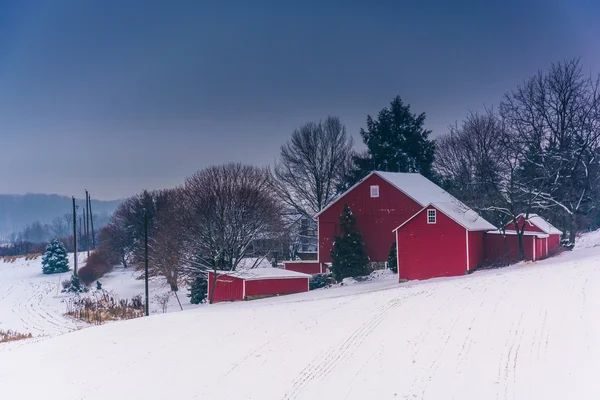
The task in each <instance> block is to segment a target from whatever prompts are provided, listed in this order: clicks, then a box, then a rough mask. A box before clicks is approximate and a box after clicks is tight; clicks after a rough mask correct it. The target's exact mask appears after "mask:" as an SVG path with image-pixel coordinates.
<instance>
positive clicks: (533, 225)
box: [505, 214, 562, 254]
mask: <svg viewBox="0 0 600 400" xmlns="http://www.w3.org/2000/svg"><path fill="white" fill-rule="evenodd" d="M517 224H518V226H519V229H521V228H522V227H523V224H525V232H539V233H545V234H546V235H548V252H547V253H548V254H552V253H553V252H555V251H556V250H557V249H558V248H559V247H560V237H561V236H562V231H561V230H559V229H558V228H556V227H555V226H554V225H552V224H551V223H550V222H548V221H546V220H545V219H544V218H542V217H540V216H539V215H537V214H529V216H528V217H527V218H525V215H524V214H520V215H519V216H518V217H517ZM505 228H506V230H507V232H508V231H512V232H516V229H515V224H514V223H513V222H510V223H508V224H507V225H506V227H505Z"/></svg>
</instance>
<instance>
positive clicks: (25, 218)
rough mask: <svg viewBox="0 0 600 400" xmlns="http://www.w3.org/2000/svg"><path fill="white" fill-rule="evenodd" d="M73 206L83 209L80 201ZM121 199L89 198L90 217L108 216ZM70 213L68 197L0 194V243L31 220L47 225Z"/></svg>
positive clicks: (82, 202) (82, 200)
mask: <svg viewBox="0 0 600 400" xmlns="http://www.w3.org/2000/svg"><path fill="white" fill-rule="evenodd" d="M76 203H77V205H79V206H80V208H79V210H81V207H85V200H84V199H76ZM120 203H121V200H111V201H102V200H94V199H92V210H93V212H94V214H98V215H100V214H109V215H110V214H112V213H113V212H114V211H115V210H116V208H117V207H118V206H119V204H120ZM71 210H72V200H71V198H70V197H66V196H59V195H55V194H25V195H11V194H0V242H2V239H3V238H7V237H8V236H9V235H10V234H11V233H13V232H15V233H16V232H19V231H21V230H22V229H23V228H24V227H25V226H27V225H28V224H31V223H33V222H35V221H40V222H41V223H44V224H46V223H51V222H52V220H53V219H54V218H57V217H60V216H62V215H64V214H66V213H70V212H71Z"/></svg>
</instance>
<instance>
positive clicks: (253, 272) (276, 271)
mask: <svg viewBox="0 0 600 400" xmlns="http://www.w3.org/2000/svg"><path fill="white" fill-rule="evenodd" d="M218 274H219V275H227V276H232V277H234V278H240V279H244V280H246V281H256V280H262V279H293V278H310V277H311V275H308V274H303V273H301V272H296V271H290V270H286V269H282V268H253V269H248V270H245V271H219V272H218Z"/></svg>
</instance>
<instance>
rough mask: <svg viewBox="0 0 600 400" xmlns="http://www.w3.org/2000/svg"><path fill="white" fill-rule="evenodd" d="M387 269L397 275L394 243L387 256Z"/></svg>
mask: <svg viewBox="0 0 600 400" xmlns="http://www.w3.org/2000/svg"><path fill="white" fill-rule="evenodd" d="M388 268H389V269H390V270H391V271H392V272H393V273H395V274H397V273H398V257H397V253H396V242H394V243H392V248H391V249H390V254H389V255H388Z"/></svg>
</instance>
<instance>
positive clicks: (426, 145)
mask: <svg viewBox="0 0 600 400" xmlns="http://www.w3.org/2000/svg"><path fill="white" fill-rule="evenodd" d="M424 123H425V113H421V114H418V115H417V114H413V113H412V112H411V111H410V105H409V104H404V103H403V102H402V99H401V98H400V96H396V98H395V99H394V100H393V101H392V102H391V104H390V108H384V109H383V110H381V111H380V112H379V114H378V115H377V118H376V119H374V118H372V117H371V116H370V115H369V116H367V130H364V129H362V128H361V130H360V135H361V136H362V139H363V142H364V143H365V145H366V146H367V151H366V152H365V153H363V154H359V155H357V156H355V157H354V169H353V170H352V171H351V172H350V173H349V174H348V176H347V179H346V180H345V182H344V184H343V187H342V188H340V189H342V190H344V189H348V188H349V187H350V186H352V185H354V184H355V183H356V182H358V181H359V180H361V179H362V178H364V177H365V176H366V175H367V174H369V172H371V171H374V170H379V171H388V172H418V173H420V174H422V175H424V176H426V177H427V178H433V177H434V176H433V175H434V172H433V159H434V156H435V143H434V141H433V140H429V135H430V134H431V131H429V130H427V129H425V128H424Z"/></svg>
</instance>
